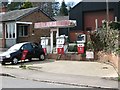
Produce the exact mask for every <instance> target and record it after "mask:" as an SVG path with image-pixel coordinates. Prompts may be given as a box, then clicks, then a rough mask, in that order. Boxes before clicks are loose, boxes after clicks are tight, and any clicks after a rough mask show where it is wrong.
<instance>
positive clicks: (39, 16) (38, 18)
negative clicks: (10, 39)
mask: <svg viewBox="0 0 120 90" xmlns="http://www.w3.org/2000/svg"><path fill="white" fill-rule="evenodd" d="M20 21H21V22H33V24H31V25H30V28H29V31H28V36H27V37H19V38H18V40H17V42H23V41H30V42H37V43H38V42H39V41H40V37H41V36H45V35H46V36H50V30H49V29H35V28H34V23H36V22H48V21H51V19H50V18H49V17H47V16H46V15H45V14H43V13H42V12H37V11H36V12H34V13H32V14H30V15H28V16H26V17H24V18H22V19H21V20H20ZM32 33H34V35H32Z"/></svg>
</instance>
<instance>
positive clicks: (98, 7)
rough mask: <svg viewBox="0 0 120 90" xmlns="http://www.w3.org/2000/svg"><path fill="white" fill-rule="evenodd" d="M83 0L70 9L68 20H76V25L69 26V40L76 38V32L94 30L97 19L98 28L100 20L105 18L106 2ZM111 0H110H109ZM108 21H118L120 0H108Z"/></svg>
mask: <svg viewBox="0 0 120 90" xmlns="http://www.w3.org/2000/svg"><path fill="white" fill-rule="evenodd" d="M87 1H89V0H86V2H85V0H83V1H82V2H79V3H78V4H77V5H75V6H74V7H73V8H72V9H71V10H70V13H69V14H70V16H69V19H70V20H76V21H77V26H76V27H74V28H70V30H69V37H70V40H71V41H75V40H76V35H77V33H86V32H87V31H91V30H95V29H96V23H95V21H96V20H97V23H98V28H99V27H101V26H102V21H103V20H106V2H87ZM109 1H110V0H109ZM111 1H112V0H111ZM108 4H109V21H115V18H116V19H117V21H120V1H119V2H109V3H108Z"/></svg>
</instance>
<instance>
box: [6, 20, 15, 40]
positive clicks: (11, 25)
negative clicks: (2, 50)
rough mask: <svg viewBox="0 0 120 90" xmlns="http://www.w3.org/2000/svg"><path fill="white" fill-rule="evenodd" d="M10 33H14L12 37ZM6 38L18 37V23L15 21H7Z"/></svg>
mask: <svg viewBox="0 0 120 90" xmlns="http://www.w3.org/2000/svg"><path fill="white" fill-rule="evenodd" d="M7 33H8V34H7ZM10 34H12V35H11V37H10ZM5 39H16V23H15V22H8V23H5Z"/></svg>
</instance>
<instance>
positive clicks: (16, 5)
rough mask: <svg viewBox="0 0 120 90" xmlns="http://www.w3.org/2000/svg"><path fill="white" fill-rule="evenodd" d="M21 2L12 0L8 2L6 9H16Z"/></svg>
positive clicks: (19, 6)
mask: <svg viewBox="0 0 120 90" xmlns="http://www.w3.org/2000/svg"><path fill="white" fill-rule="evenodd" d="M22 4H23V2H14V1H12V2H11V3H10V4H8V6H7V9H8V11H12V10H18V9H20V8H21V6H22Z"/></svg>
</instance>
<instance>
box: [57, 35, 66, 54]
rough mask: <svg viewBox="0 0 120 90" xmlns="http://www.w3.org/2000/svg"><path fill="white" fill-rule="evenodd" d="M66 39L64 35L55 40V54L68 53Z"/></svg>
mask: <svg viewBox="0 0 120 90" xmlns="http://www.w3.org/2000/svg"><path fill="white" fill-rule="evenodd" d="M67 38H68V36H65V35H60V36H58V37H57V38H56V49H57V54H65V53H67V52H68V43H67Z"/></svg>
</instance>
